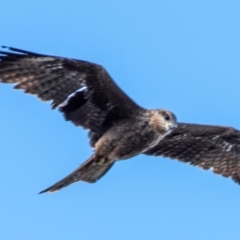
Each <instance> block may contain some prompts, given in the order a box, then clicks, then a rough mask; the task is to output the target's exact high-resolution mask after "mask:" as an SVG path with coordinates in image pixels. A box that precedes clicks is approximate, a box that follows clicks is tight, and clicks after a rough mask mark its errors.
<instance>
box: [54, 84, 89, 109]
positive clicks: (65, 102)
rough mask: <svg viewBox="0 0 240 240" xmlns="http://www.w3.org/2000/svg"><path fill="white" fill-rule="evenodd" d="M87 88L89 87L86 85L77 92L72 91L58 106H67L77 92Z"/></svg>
mask: <svg viewBox="0 0 240 240" xmlns="http://www.w3.org/2000/svg"><path fill="white" fill-rule="evenodd" d="M85 89H87V87H86V86H84V87H81V88H79V89H78V90H77V91H76V92H74V93H71V94H70V95H68V97H67V99H66V100H64V101H63V102H62V103H60V104H59V105H58V108H61V107H65V106H66V105H67V104H68V101H69V100H70V99H71V98H72V97H74V96H75V95H76V93H78V92H82V91H84V90H85Z"/></svg>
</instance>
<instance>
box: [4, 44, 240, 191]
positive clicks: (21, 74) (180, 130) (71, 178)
mask: <svg viewBox="0 0 240 240" xmlns="http://www.w3.org/2000/svg"><path fill="white" fill-rule="evenodd" d="M0 81H1V82H2V83H15V86H14V88H15V89H23V90H24V91H25V93H29V94H34V95H36V96H37V97H38V98H40V99H41V100H43V101H50V100H52V102H51V105H52V108H53V109H54V108H58V110H59V111H60V112H62V113H63V115H64V117H65V119H66V120H68V121H72V122H73V123H74V124H75V125H76V126H82V127H83V128H85V129H88V130H89V139H90V145H91V146H92V147H93V148H94V153H93V155H92V156H90V158H89V159H88V160H86V161H85V162H84V163H83V164H82V165H80V166H79V167H78V168H77V169H76V170H75V171H73V172H72V173H71V174H69V175H68V176H66V177H65V178H63V179H62V180H60V181H58V182H57V183H55V184H53V185H52V186H50V187H48V188H47V189H45V190H43V191H41V192H40V193H44V192H54V191H57V190H60V189H61V188H63V187H66V186H68V185H69V184H71V183H74V182H77V181H86V182H89V183H94V182H96V181H97V180H98V179H100V178H101V177H102V176H103V175H104V174H105V173H106V172H107V171H108V170H109V169H110V168H111V167H112V166H113V164H114V163H115V162H116V161H117V160H123V159H128V158H131V157H133V156H136V155H138V154H141V153H142V154H147V155H154V156H158V155H160V156H163V157H169V158H172V159H178V160H179V161H182V162H188V163H190V164H192V165H197V166H199V167H202V168H203V169H210V168H211V169H212V170H213V171H214V172H215V173H218V174H221V175H223V176H225V177H232V179H233V180H234V181H235V182H237V183H240V132H239V131H238V130H236V129H234V128H231V127H223V126H210V125H199V124H188V123H177V120H176V116H175V115H174V114H173V113H172V112H170V111H168V110H162V109H156V110H148V109H145V108H143V107H141V106H139V105H138V104H136V103H135V102H134V101H133V100H132V99H130V98H129V97H128V96H127V95H126V94H125V93H124V92H123V91H122V90H121V89H120V88H119V87H118V86H117V85H116V83H115V82H114V81H113V79H112V78H111V77H110V75H109V74H108V73H107V71H106V70H105V69H104V68H103V67H102V66H101V65H98V64H95V63H91V62H87V61H82V60H76V59H69V58H63V57H56V56H49V55H43V54H38V53H33V52H29V51H25V50H20V49H16V48H11V47H10V48H8V50H7V51H5V50H4V51H0Z"/></svg>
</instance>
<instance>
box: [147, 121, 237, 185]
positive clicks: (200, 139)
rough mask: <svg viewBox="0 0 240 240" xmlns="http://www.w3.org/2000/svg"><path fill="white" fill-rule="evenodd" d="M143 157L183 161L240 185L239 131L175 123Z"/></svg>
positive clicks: (221, 127)
mask: <svg viewBox="0 0 240 240" xmlns="http://www.w3.org/2000/svg"><path fill="white" fill-rule="evenodd" d="M145 154H147V155H154V156H163V157H169V158H172V159H177V160H179V161H181V162H187V163H189V164H191V165H194V166H199V167H201V168H203V169H210V168H211V169H212V170H213V172H214V173H217V174H221V175H223V176H224V177H232V179H233V180H234V181H235V182H237V183H239V184H240V132H239V131H238V130H236V129H234V128H230V127H223V126H210V125H198V124H186V123H179V124H178V128H177V129H176V130H174V131H173V132H172V133H170V134H169V135H167V136H166V137H165V138H164V139H163V140H162V141H160V142H159V143H158V144H157V145H156V146H154V147H153V148H151V149H149V150H148V151H146V152H145Z"/></svg>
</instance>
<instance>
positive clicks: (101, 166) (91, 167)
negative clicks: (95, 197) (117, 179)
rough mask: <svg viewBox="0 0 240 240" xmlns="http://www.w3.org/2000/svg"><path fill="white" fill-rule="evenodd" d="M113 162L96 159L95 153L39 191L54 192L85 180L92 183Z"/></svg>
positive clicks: (102, 174)
mask: <svg viewBox="0 0 240 240" xmlns="http://www.w3.org/2000/svg"><path fill="white" fill-rule="evenodd" d="M113 164H114V162H110V163H106V162H105V161H96V157H95V155H92V156H91V157H90V158H89V159H88V160H86V161H85V162H84V163H83V164H82V165H81V166H80V167H78V168H77V169H76V170H75V171H73V172H72V173H71V174H69V175H68V176H66V177H65V178H63V179H62V180H60V181H58V182H56V183H55V184H53V185H52V186H50V187H48V188H46V189H44V190H43V191H41V192H39V194H41V193H45V192H55V191H58V190H60V189H61V188H64V187H67V186H68V185H70V184H72V183H74V182H78V181H85V182H89V183H94V182H96V181H97V180H98V179H100V178H101V177H103V176H104V175H105V173H106V172H107V171H108V170H109V169H110V168H111V167H112V165H113Z"/></svg>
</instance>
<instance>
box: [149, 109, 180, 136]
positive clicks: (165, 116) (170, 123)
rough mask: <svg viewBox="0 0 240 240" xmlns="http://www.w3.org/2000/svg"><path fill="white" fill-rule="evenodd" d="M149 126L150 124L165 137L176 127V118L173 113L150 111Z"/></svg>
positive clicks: (157, 110) (161, 110) (158, 110)
mask: <svg viewBox="0 0 240 240" xmlns="http://www.w3.org/2000/svg"><path fill="white" fill-rule="evenodd" d="M150 124H152V126H154V128H155V129H156V130H157V131H158V132H159V133H160V134H164V135H167V134H169V133H170V132H172V131H173V130H174V129H175V128H176V127H177V118H176V116H175V114H174V113H172V112H170V111H168V110H163V109H156V110H151V111H150Z"/></svg>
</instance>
